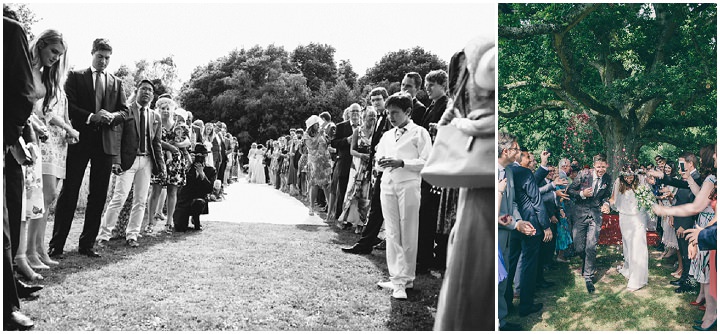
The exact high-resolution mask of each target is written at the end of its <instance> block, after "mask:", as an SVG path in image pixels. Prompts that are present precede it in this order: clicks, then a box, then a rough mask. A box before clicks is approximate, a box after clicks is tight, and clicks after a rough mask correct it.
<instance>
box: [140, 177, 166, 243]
mask: <svg viewBox="0 0 720 334" xmlns="http://www.w3.org/2000/svg"><path fill="white" fill-rule="evenodd" d="M162 189H163V187H162V185H159V184H153V185H152V189H151V191H150V197H149V199H148V206H147V207H148V215H147V223H146V224H143V225H145V226H148V227H149V226H153V220H155V213H156V212H157V207H158V202H159V201H160V193H161V192H162ZM143 221H144V220H143ZM145 226H143V228H141V229H140V231H145V230H146V229H145Z"/></svg>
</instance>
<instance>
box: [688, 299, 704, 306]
mask: <svg viewBox="0 0 720 334" xmlns="http://www.w3.org/2000/svg"><path fill="white" fill-rule="evenodd" d="M690 305H692V306H700V305H705V299H703V300H701V301H700V302H696V301H694V300H693V301H691V302H690Z"/></svg>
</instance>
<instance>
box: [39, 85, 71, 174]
mask: <svg viewBox="0 0 720 334" xmlns="http://www.w3.org/2000/svg"><path fill="white" fill-rule="evenodd" d="M42 103H43V100H42V99H40V100H39V101H38V102H37V103H36V104H35V106H36V108H35V110H34V112H35V114H36V115H37V116H38V117H39V118H40V119H42V120H44V121H45V125H46V126H47V128H48V139H47V140H46V141H45V142H41V143H40V151H41V152H42V173H43V174H47V175H53V176H55V177H57V178H58V179H65V160H67V147H68V144H67V140H66V139H65V136H66V133H65V129H63V128H61V127H59V126H57V125H51V124H50V119H52V118H53V116H58V117H59V118H61V119H64V120H65V121H66V122H67V123H70V120H69V119H68V103H67V97H66V96H65V93H62V92H60V93H59V98H58V99H54V100H53V101H52V102H50V104H49V105H48V110H47V111H45V112H43V110H42Z"/></svg>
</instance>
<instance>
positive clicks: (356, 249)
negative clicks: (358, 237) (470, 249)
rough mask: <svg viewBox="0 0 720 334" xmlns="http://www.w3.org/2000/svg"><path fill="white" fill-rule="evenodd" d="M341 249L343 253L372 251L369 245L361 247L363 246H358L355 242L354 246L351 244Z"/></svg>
mask: <svg viewBox="0 0 720 334" xmlns="http://www.w3.org/2000/svg"><path fill="white" fill-rule="evenodd" d="M342 251H343V252H345V253H350V254H370V253H372V248H371V247H363V246H360V245H359V244H355V245H354V246H352V247H350V248H343V249H342Z"/></svg>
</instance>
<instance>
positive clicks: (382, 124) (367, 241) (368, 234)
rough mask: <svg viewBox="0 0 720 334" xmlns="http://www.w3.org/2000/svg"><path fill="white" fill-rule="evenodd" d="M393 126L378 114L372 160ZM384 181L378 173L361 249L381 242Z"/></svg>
mask: <svg viewBox="0 0 720 334" xmlns="http://www.w3.org/2000/svg"><path fill="white" fill-rule="evenodd" d="M391 128H392V126H391V125H390V121H388V119H387V115H386V114H385V113H383V114H380V113H378V125H377V128H376V129H375V132H374V133H373V137H372V141H371V142H370V148H371V149H370V159H371V160H372V161H374V159H375V147H376V146H377V144H378V143H379V142H380V138H381V137H382V135H383V134H384V133H385V132H386V131H387V130H389V129H391ZM381 179H382V172H378V173H377V176H376V177H375V183H373V188H372V190H371V193H370V212H369V213H368V222H367V224H366V225H365V228H364V229H363V232H362V237H361V238H360V240H358V242H357V244H358V246H359V247H361V248H370V247H372V246H373V245H375V244H377V243H378V242H379V239H378V234H379V233H380V228H381V227H382V224H383V221H384V220H385V219H384V217H383V214H382V208H381V207H380V180H381Z"/></svg>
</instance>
